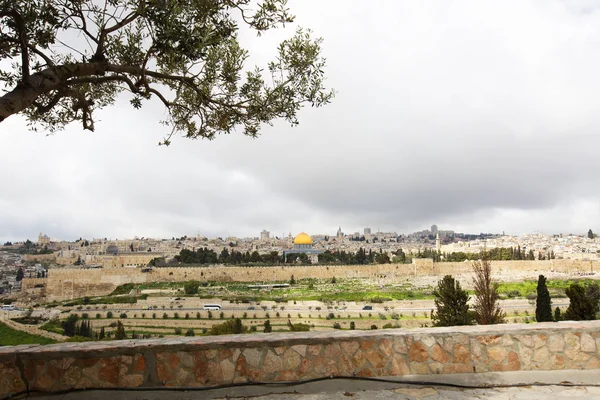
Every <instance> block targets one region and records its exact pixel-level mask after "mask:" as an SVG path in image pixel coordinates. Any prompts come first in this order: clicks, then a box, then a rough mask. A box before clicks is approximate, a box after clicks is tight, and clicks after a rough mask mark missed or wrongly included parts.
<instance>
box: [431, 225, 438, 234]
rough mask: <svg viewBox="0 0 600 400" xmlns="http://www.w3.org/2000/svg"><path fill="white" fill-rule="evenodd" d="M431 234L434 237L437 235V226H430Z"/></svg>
mask: <svg viewBox="0 0 600 400" xmlns="http://www.w3.org/2000/svg"><path fill="white" fill-rule="evenodd" d="M431 234H432V235H434V236H435V235H437V234H438V227H437V225H431Z"/></svg>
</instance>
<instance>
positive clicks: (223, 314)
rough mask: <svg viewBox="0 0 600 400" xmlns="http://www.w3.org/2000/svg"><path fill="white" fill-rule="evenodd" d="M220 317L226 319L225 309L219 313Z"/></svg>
mask: <svg viewBox="0 0 600 400" xmlns="http://www.w3.org/2000/svg"><path fill="white" fill-rule="evenodd" d="M219 318H220V319H225V313H224V312H223V311H221V313H220V314H219Z"/></svg>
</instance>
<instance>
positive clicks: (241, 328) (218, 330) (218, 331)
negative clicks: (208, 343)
mask: <svg viewBox="0 0 600 400" xmlns="http://www.w3.org/2000/svg"><path fill="white" fill-rule="evenodd" d="M246 332H248V327H247V326H245V325H244V324H242V320H241V319H239V318H236V319H230V320H228V321H226V322H224V323H222V324H217V325H213V326H212V327H211V328H210V334H211V335H229V334H239V333H246Z"/></svg>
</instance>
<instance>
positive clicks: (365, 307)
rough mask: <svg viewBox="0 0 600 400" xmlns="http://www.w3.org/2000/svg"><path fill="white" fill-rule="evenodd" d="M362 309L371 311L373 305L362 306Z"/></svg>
mask: <svg viewBox="0 0 600 400" xmlns="http://www.w3.org/2000/svg"><path fill="white" fill-rule="evenodd" d="M362 309H363V310H365V311H371V310H373V306H364V307H363V308H362Z"/></svg>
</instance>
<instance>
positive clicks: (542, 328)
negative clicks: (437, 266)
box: [0, 321, 600, 396]
mask: <svg viewBox="0 0 600 400" xmlns="http://www.w3.org/2000/svg"><path fill="white" fill-rule="evenodd" d="M599 349H600V321H587V322H565V323H542V324H535V325H524V324H512V325H510V324H509V325H496V326H474V327H473V326H470V327H451V328H423V329H417V330H411V331H406V330H400V329H395V330H380V331H334V332H332V331H327V332H305V333H289V334H288V333H278V334H254V335H227V336H213V337H210V336H208V337H192V338H169V339H160V340H140V341H135V340H128V341H113V342H88V343H62V344H56V345H48V346H35V345H24V346H15V347H3V348H0V396H7V395H10V394H14V393H17V392H21V391H24V390H26V389H29V390H35V391H47V392H53V391H59V390H68V389H78V388H106V387H122V388H135V387H147V388H148V387H150V388H151V387H162V386H167V387H207V386H214V385H221V384H231V383H244V382H281V381H303V380H307V379H311V378H320V377H329V376H352V375H356V376H361V377H377V376H402V375H412V374H416V375H427V374H454V373H483V372H491V371H521V370H562V369H600V351H599ZM599 372H600V371H599Z"/></svg>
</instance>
